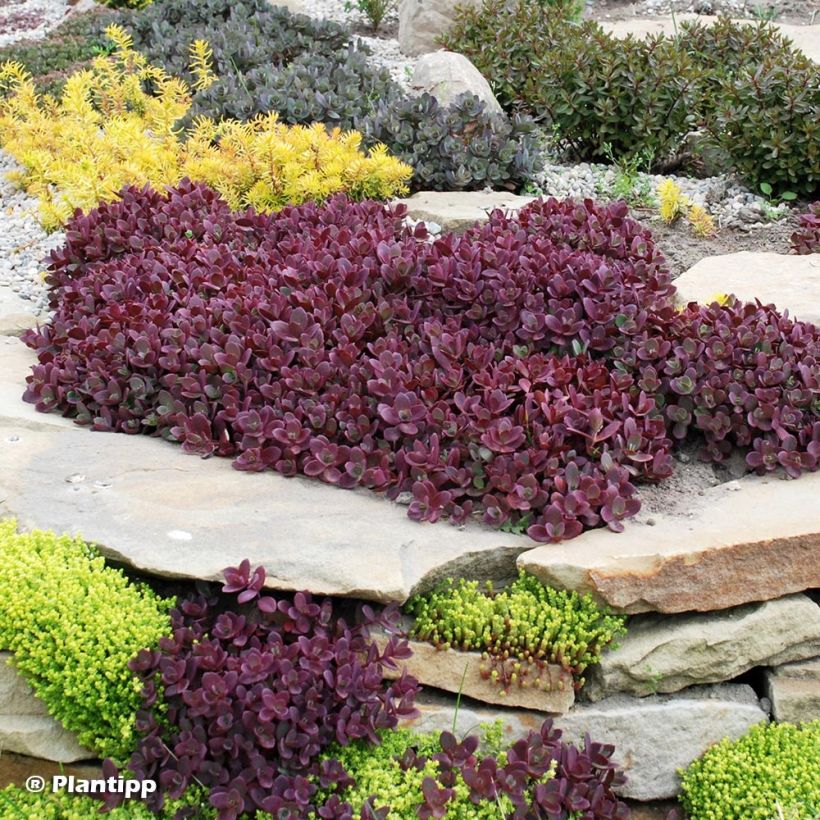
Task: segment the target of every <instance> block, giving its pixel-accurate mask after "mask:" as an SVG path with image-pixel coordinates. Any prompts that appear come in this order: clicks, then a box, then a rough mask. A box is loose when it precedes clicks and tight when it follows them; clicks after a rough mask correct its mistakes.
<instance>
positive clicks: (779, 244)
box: [633, 209, 798, 279]
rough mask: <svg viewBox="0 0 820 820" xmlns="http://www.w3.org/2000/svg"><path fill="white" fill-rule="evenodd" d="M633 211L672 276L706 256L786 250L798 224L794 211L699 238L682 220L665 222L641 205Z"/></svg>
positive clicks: (789, 247)
mask: <svg viewBox="0 0 820 820" xmlns="http://www.w3.org/2000/svg"><path fill="white" fill-rule="evenodd" d="M633 214H634V216H635V218H636V219H638V220H639V221H641V222H643V223H644V224H645V225H646V226H647V228H649V230H651V231H652V235H653V236H654V238H655V242H656V243H657V245H658V247H659V248H660V250H661V252H662V253H663V255H664V256H665V257H666V261H667V264H668V265H669V269H670V271H671V273H672V278H673V279H676V278H677V277H678V276H680V275H681V274H683V273H685V272H686V271H688V270H689V268H691V267H692V266H693V265H694V264H695V263H696V262H699V261H700V260H701V259H704V258H705V257H707V256H721V255H723V254H727V253H738V252H739V251H760V252H763V251H768V252H771V253H783V254H786V253H789V251H790V250H791V236H792V234H793V233H794V231H795V230H796V229H797V224H798V223H797V220H798V217H797V214H796V213H794V214H792V215H790V216H788V217H787V218H786V219H782V220H779V221H778V222H770V223H762V224H759V225H753V226H751V227H750V228H749V230H748V231H742V230H739V229H737V228H722V229H719V230H718V231H717V233H716V234H715V235H714V236H711V237H703V238H702V237H698V236H694V235H693V233H692V230H691V228H690V227H689V225H688V224H687V223H686V221H685V220H682V219H681V220H679V221H678V222H676V223H675V224H673V225H666V224H665V223H663V222H662V221H661V220H660V219H659V218H658V217H657V216H655V217H648V214H647V212H645V211H644V212H642V211H641V210H640V209H634V211H633Z"/></svg>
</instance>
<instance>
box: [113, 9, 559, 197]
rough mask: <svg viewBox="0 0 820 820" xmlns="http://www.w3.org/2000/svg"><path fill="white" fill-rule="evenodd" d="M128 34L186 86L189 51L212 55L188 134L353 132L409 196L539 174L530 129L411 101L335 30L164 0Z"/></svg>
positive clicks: (510, 185)
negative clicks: (212, 129)
mask: <svg viewBox="0 0 820 820" xmlns="http://www.w3.org/2000/svg"><path fill="white" fill-rule="evenodd" d="M129 25H130V28H131V30H132V31H133V32H134V38H135V43H136V47H137V48H138V49H139V50H141V51H142V52H144V53H145V54H146V55H147V56H148V57H149V59H150V60H152V61H154V62H156V63H157V64H160V65H162V66H163V67H164V68H165V69H166V70H167V71H169V72H172V73H174V74H176V75H180V76H184V77H186V78H187V79H188V80H189V82H191V81H192V79H191V78H190V77H189V76H188V75H186V73H185V72H187V71H188V61H187V49H188V46H189V44H190V42H192V41H193V40H194V39H197V38H203V39H205V40H207V41H208V42H209V43H210V45H211V46H212V48H213V51H214V71H215V73H216V74H217V76H218V80H217V81H216V82H215V83H214V84H213V85H211V86H210V87H209V88H208V89H206V90H203V91H200V92H199V93H197V94H195V95H194V97H193V101H192V105H191V109H190V112H189V113H188V115H187V116H186V117H185V118H184V119H183V124H185V125H186V126H188V127H190V126H191V124H192V123H193V122H194V121H195V118H196V117H199V116H207V117H209V118H211V119H214V120H219V119H220V118H222V117H229V118H234V119H239V120H246V119H250V118H252V117H254V116H255V115H257V114H264V113H268V112H271V111H275V112H276V113H277V114H278V115H279V118H280V120H281V121H282V122H285V123H289V124H311V123H323V124H325V125H328V126H329V127H339V128H343V129H356V130H358V131H360V132H361V133H362V134H363V135H364V145H365V147H372V146H374V145H377V144H380V143H381V144H384V145H386V146H387V148H388V150H389V151H390V152H391V153H392V154H393V155H395V156H396V157H398V158H399V159H401V160H402V161H403V162H406V163H408V164H409V165H411V166H412V167H413V169H414V176H413V180H412V183H411V184H412V188H413V189H414V190H423V189H427V190H429V189H433V190H477V189H481V188H484V187H486V186H487V185H492V186H493V187H496V188H504V189H516V190H517V189H520V188H521V187H523V185H524V184H525V183H526V182H527V181H529V180H530V179H532V178H533V177H534V175H535V174H536V173H537V171H538V170H540V168H541V165H542V162H543V160H542V151H541V147H540V145H539V142H538V140H537V138H536V135H535V126H534V124H533V123H532V121H529V120H527V119H524V118H522V117H514V118H513V119H512V121H508V120H507V118H506V117H504V116H498V115H494V114H493V115H491V114H490V113H488V112H487V111H486V110H485V108H484V105H483V103H481V101H480V100H479V99H478V98H477V97H474V96H472V95H470V96H469V97H465V98H464V99H462V100H459V101H456V102H455V103H454V104H452V105H450V106H447V107H443V106H441V105H439V104H438V103H437V102H436V101H435V100H434V99H433V98H432V97H430V96H429V95H428V96H425V97H424V98H422V99H416V98H414V97H411V96H409V95H408V94H407V93H406V92H405V91H404V90H403V89H402V88H401V87H400V86H399V85H398V84H397V83H396V82H395V81H394V80H393V79H392V78H391V77H390V73H389V72H388V71H387V70H386V69H384V68H379V67H377V66H375V65H373V64H372V63H371V62H370V61H369V59H368V57H369V53H370V52H369V49H368V48H367V47H366V46H365V45H363V44H362V43H361V41H354V40H353V38H352V37H351V36H350V34H349V32H348V31H347V30H346V29H345V28H343V27H341V26H339V25H337V24H335V23H331V22H329V21H315V20H311V19H310V18H308V17H304V16H302V15H294V14H291V13H290V12H288V11H287V10H286V9H284V8H281V7H271V6H270V5H269V4H268V3H267V2H265V0H246V2H243V3H231V2H228V0H207V2H205V3H200V2H198V0H168V1H167V2H163V3H157V4H156V5H155V6H153V7H152V8H151V9H150V10H149V11H147V12H145V13H143V14H140V15H134V16H132V18H131V20H130V22H129Z"/></svg>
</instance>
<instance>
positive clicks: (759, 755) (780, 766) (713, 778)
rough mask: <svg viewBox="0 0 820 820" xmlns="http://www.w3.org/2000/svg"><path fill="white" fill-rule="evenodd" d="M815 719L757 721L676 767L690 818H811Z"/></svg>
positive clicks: (819, 744) (816, 799)
mask: <svg viewBox="0 0 820 820" xmlns="http://www.w3.org/2000/svg"><path fill="white" fill-rule="evenodd" d="M818 772H820V720H815V721H812V722H809V723H802V724H799V725H794V724H790V723H758V724H757V725H756V726H753V727H752V728H751V729H750V730H749V731H748V732H747V733H746V734H745V735H743V736H742V737H741V738H739V739H737V740H729V739H725V740H722V741H721V742H720V743H718V744H716V745H714V746H712V747H711V748H710V749H708V750H707V751H706V753H705V754H704V755H703V756H702V757H700V758H698V759H697V760H696V761H695V762H694V763H692V764H691V765H690V766H689V767H688V768H687V769H686V770H685V771H683V772H681V803H682V804H683V807H684V808H685V809H686V811H687V812H688V813H689V816H690V817H691V818H692V820H707V818H708V820H771V818H774V817H789V818H793V819H794V820H813V818H815V817H817V812H818V810H820V778H818V776H817V773H818Z"/></svg>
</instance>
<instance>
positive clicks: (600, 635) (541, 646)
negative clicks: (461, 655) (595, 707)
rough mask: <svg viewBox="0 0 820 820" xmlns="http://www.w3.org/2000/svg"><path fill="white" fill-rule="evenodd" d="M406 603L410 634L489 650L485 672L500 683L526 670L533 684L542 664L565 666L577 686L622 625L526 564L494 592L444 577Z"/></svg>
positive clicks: (513, 679) (507, 682)
mask: <svg viewBox="0 0 820 820" xmlns="http://www.w3.org/2000/svg"><path fill="white" fill-rule="evenodd" d="M406 610H407V612H408V613H409V614H411V615H413V616H414V617H415V624H414V626H413V637H415V638H417V639H419V640H423V641H429V642H430V643H432V644H435V645H436V646H438V647H441V648H448V647H454V648H456V649H463V650H472V651H479V652H484V653H486V660H487V661H488V662H489V664H488V670H487V671H488V674H489V677H491V678H492V679H493V680H494V681H497V682H498V683H499V684H500V685H502V686H504V687H505V688H509V687H510V686H511V685H512V684H514V683H519V684H520V683H522V681H524V679H525V678H527V677H528V678H529V681H528V685H530V686H537V685H538V683H539V675H538V669H539V667H543V665H544V664H546V663H557V664H561V665H562V666H564V667H566V668H567V669H569V670H570V671H571V672H572V674H573V675H575V676H576V679H577V683H578V685H579V686H580V685H581V684H582V683H583V678H582V677H581V675H582V674H583V672H584V670H585V669H586V668H587V666H589V665H590V664H592V663H597V662H598V660H599V658H600V654H601V651H602V650H603V649H604V647H605V646H606V645H607V644H609V643H610V642H611V641H612V640H613V639H614V638H615V637H617V636H618V635H622V634H624V632H625V629H624V623H625V619H624V618H623V616H620V615H610V614H609V613H607V612H605V611H604V610H602V609H601V608H600V607H598V605H597V604H596V603H595V602H594V601H593V600H592V598H591V597H590V596H589V595H583V596H582V595H579V594H578V593H577V592H568V591H566V590H557V589H552V588H551V587H547V586H544V584H542V583H541V582H540V581H539V580H538V579H537V578H535V577H533V576H532V575H527V574H526V573H525V572H523V571H522V572H521V573H520V575H519V577H518V579H517V580H516V581H514V582H513V583H512V584H511V585H510V586H509V587H508V588H506V589H503V590H500V591H497V592H496V591H494V590H493V589H492V586H491V585H488V586H487V587H486V588H484V589H481V588H480V587H479V585H478V583H477V582H475V581H465V580H463V579H461V580H459V581H458V582H453V581H452V580H448V581H447V582H446V583H445V584H444V585H443V586H442V587H441V588H440V589H438V590H435V591H434V592H431V593H428V594H426V595H416V596H414V597H413V598H411V599H410V601H408V603H407V605H406ZM516 661H522V662H524V665H523V666H522V664H521V663H516ZM545 685H546V684H545Z"/></svg>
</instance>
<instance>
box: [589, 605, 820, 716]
mask: <svg viewBox="0 0 820 820" xmlns="http://www.w3.org/2000/svg"><path fill="white" fill-rule="evenodd" d="M818 654H820V606H818V605H817V604H816V603H815V602H814V601H812V599H811V598H809V596H808V595H804V594H803V593H798V594H797V595H788V596H787V597H785V598H778V599H776V600H774V601H764V602H763V603H756V604H745V605H744V606H738V607H732V608H731V609H724V610H721V611H720V612H688V613H685V614H681V615H657V614H653V615H638V616H637V617H635V618H633V619H632V620H631V621H630V623H629V631H628V632H627V634H626V637H624V638H622V639H621V640H620V641H619V642H618V647H617V649H610V650H607V651H605V652H604V653H603V656H602V657H601V661H600V663H598V664H596V665H595V666H594V667H592V670H591V671H590V673H589V674H588V676H587V677H588V680H587V683H586V685H585V686H584V692H583V693H584V696H585V697H587V698H589V699H590V700H600V699H601V698H604V697H606V696H607V695H610V694H614V693H618V692H627V693H629V694H632V695H639V696H640V695H650V694H655V693H657V692H676V691H678V690H679V689H684V688H685V687H687V686H693V685H696V684H704V683H718V682H720V681H724V680H731V679H732V678H736V677H738V676H739V675H742V674H743V673H744V672H747V671H748V670H749V669H751V668H752V667H755V666H777V665H779V664H783V663H791V662H792V661H799V660H805V659H806V658H811V657H813V656H815V655H818Z"/></svg>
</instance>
